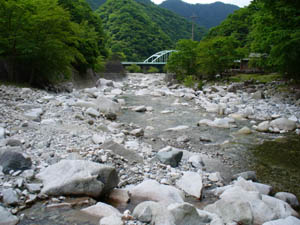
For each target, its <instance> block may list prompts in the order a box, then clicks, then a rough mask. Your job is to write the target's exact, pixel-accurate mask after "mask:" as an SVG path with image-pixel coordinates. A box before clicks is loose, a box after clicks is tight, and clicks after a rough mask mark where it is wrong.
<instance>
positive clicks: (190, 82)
mask: <svg viewBox="0 0 300 225" xmlns="http://www.w3.org/2000/svg"><path fill="white" fill-rule="evenodd" d="M196 82H197V81H196V79H195V77H194V76H192V75H188V76H186V77H185V78H184V79H183V84H184V86H186V87H189V88H192V87H194V86H195V83H196Z"/></svg>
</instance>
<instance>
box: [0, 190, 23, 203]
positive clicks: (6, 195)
mask: <svg viewBox="0 0 300 225" xmlns="http://www.w3.org/2000/svg"><path fill="white" fill-rule="evenodd" d="M1 194H2V196H3V202H4V203H5V204H6V205H16V204H17V203H18V202H19V196H18V193H17V192H16V191H15V190H14V189H12V188H8V189H4V190H2V191H1Z"/></svg>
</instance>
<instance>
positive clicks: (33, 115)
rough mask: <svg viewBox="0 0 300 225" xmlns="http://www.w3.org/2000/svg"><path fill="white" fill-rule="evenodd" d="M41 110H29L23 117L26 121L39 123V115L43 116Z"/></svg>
mask: <svg viewBox="0 0 300 225" xmlns="http://www.w3.org/2000/svg"><path fill="white" fill-rule="evenodd" d="M43 112H44V111H43V109H42V108H36V109H31V110H29V111H27V112H26V113H25V114H24V116H25V117H26V118H27V119H30V120H33V121H36V122H40V121H41V115H42V114H43Z"/></svg>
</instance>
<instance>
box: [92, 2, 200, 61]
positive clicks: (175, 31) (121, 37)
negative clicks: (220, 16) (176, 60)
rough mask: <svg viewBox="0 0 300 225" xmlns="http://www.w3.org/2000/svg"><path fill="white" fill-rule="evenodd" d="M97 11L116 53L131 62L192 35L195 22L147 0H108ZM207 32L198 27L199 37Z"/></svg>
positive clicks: (197, 36)
mask: <svg viewBox="0 0 300 225" xmlns="http://www.w3.org/2000/svg"><path fill="white" fill-rule="evenodd" d="M97 13H99V15H100V17H101V19H102V22H103V26H104V28H105V30H106V31H107V32H108V34H109V36H110V47H111V50H112V52H115V53H117V52H122V53H124V54H125V56H126V57H127V60H130V61H131V60H133V61H141V60H143V59H146V58H147V57H148V56H150V55H152V54H153V53H155V52H158V51H161V50H165V49H170V48H174V47H175V44H176V42H177V41H178V40H179V39H188V38H190V37H191V27H192V25H191V22H188V21H187V20H186V19H184V18H183V17H180V16H178V15H176V14H174V13H172V12H170V11H168V10H166V9H162V8H160V7H158V6H157V5H155V4H153V3H151V2H150V1H147V0H138V1H135V0H124V1H119V0H107V1H106V2H105V3H104V4H102V5H101V6H100V7H99V9H98V10H97ZM203 33H204V32H203V29H201V28H200V27H197V28H196V32H195V37H196V39H197V40H200V39H201V37H202V35H203Z"/></svg>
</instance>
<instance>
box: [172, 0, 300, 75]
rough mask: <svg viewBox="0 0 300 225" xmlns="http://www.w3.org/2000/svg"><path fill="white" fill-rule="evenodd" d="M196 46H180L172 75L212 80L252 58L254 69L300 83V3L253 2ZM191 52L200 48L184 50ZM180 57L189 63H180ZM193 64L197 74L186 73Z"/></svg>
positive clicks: (194, 72)
mask: <svg viewBox="0 0 300 225" xmlns="http://www.w3.org/2000/svg"><path fill="white" fill-rule="evenodd" d="M182 44H184V45H185V46H182ZM194 45H196V44H194V43H191V42H188V41H186V42H179V45H178V50H179V52H178V53H176V54H173V55H172V56H171V59H170V60H169V63H168V66H167V67H168V69H169V71H172V72H174V73H176V74H180V75H181V77H182V76H188V75H194V76H198V77H201V76H202V75H208V76H210V77H212V76H213V75H216V74H218V73H220V74H221V73H222V72H224V71H226V70H228V69H230V68H232V65H233V62H234V60H235V59H242V58H250V66H251V65H252V66H255V67H259V68H263V69H264V70H265V71H269V72H281V74H283V75H285V76H287V77H293V78H295V79H298V80H300V61H299V59H300V2H296V1H284V0H279V1H271V0H255V1H252V3H251V4H250V5H249V6H248V7H246V8H242V9H240V10H237V11H235V12H234V13H233V14H232V15H230V16H228V18H227V19H226V20H225V21H223V22H222V23H221V24H220V25H219V26H217V27H215V28H212V29H211V30H210V31H209V32H208V34H207V35H206V36H205V37H204V38H203V40H201V41H200V43H198V44H197V46H196V47H195V46H194ZM187 48H197V50H193V51H196V53H195V52H192V54H191V51H188V52H187V51H183V50H182V49H187ZM251 53H255V54H251ZM178 55H181V57H182V58H184V59H185V61H186V62H183V63H181V64H180V63H178V60H177V58H176V57H177V56H178ZM251 55H252V56H255V57H251ZM191 62H193V65H196V66H195V68H194V70H195V71H191V70H187V69H186V68H189V66H190V63H191Z"/></svg>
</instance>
